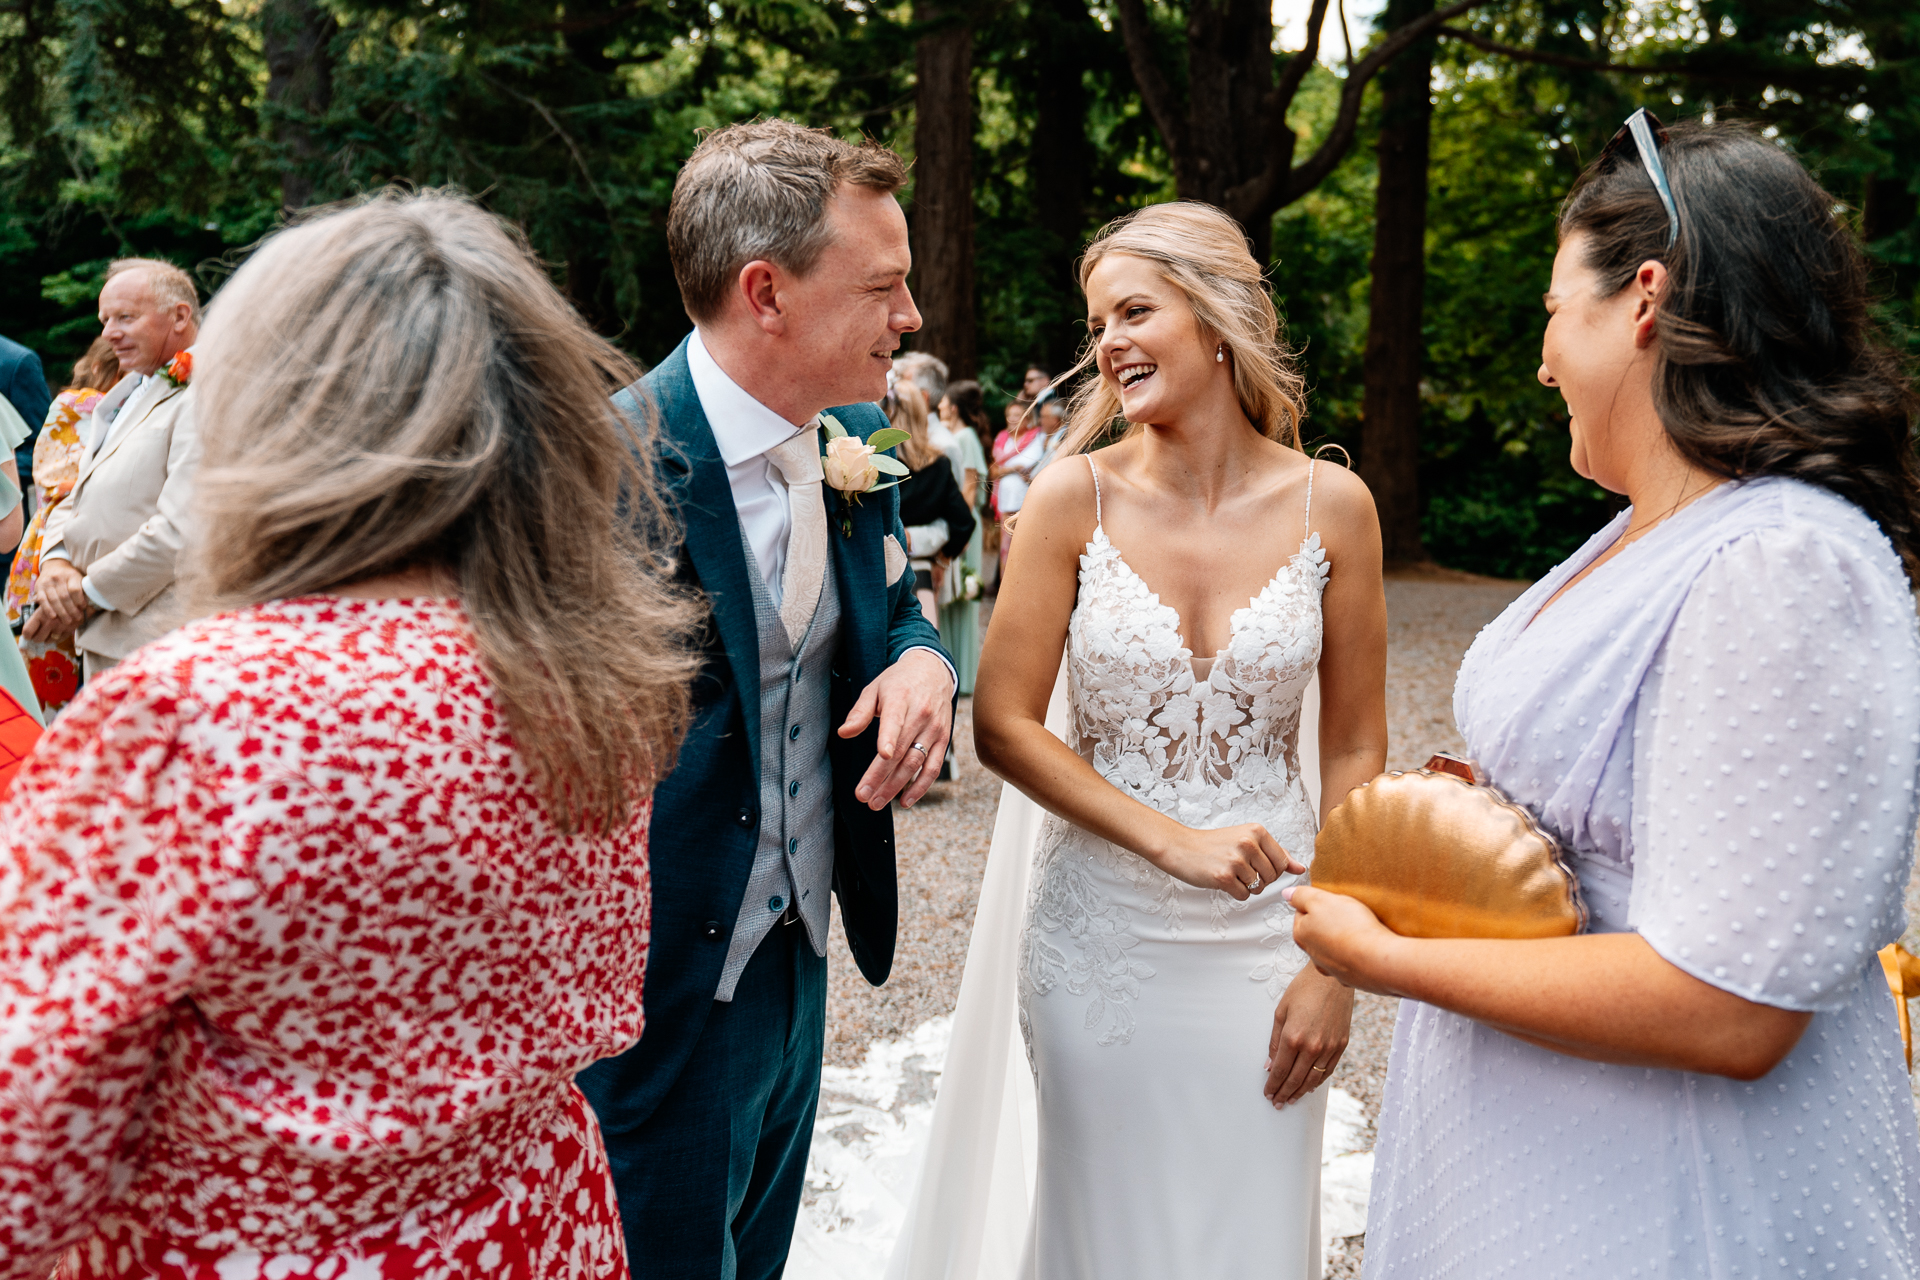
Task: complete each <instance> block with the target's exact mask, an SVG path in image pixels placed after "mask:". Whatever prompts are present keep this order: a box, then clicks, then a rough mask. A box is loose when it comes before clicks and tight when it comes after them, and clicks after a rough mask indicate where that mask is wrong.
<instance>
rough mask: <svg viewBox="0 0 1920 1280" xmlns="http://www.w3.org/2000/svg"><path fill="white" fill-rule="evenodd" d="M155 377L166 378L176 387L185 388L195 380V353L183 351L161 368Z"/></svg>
mask: <svg viewBox="0 0 1920 1280" xmlns="http://www.w3.org/2000/svg"><path fill="white" fill-rule="evenodd" d="M154 376H155V377H159V378H165V379H166V380H167V381H168V382H170V383H172V384H173V385H174V386H176V387H184V386H186V385H187V383H189V382H191V381H192V380H193V352H191V351H182V352H181V353H180V354H178V355H176V356H175V357H174V358H173V359H171V360H169V361H167V363H166V364H165V365H164V366H163V367H162V368H161V370H160V372H159V373H157V374H155V375H154Z"/></svg>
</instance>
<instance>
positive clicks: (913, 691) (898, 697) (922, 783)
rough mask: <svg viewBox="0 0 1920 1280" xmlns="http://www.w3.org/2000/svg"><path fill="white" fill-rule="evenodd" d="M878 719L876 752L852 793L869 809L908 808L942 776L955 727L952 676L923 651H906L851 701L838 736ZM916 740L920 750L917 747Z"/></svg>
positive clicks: (860, 729) (848, 734)
mask: <svg viewBox="0 0 1920 1280" xmlns="http://www.w3.org/2000/svg"><path fill="white" fill-rule="evenodd" d="M875 718H878V719H879V721H880V742H879V754H878V755H876V756H874V758H873V763H872V764H870V765H868V766H867V771H866V773H864V774H862V775H861V777H860V782H859V785H857V786H856V787H854V789H853V794H854V795H855V796H857V797H859V799H860V802H861V803H862V804H864V805H866V806H867V807H868V808H869V809H884V808H886V807H887V806H888V805H889V804H891V803H892V802H893V799H894V797H896V796H898V797H899V798H900V803H901V804H903V805H905V806H907V807H908V808H912V807H913V804H914V802H915V801H917V800H919V799H920V797H921V796H924V795H925V794H927V788H928V787H931V786H932V785H933V784H934V781H935V779H937V778H939V776H940V761H941V760H942V759H943V758H944V757H945V756H946V754H947V739H948V736H949V735H950V734H951V733H952V731H953V676H952V675H951V674H949V672H948V670H947V664H946V663H944V662H942V661H940V659H939V658H938V657H936V656H935V655H934V654H932V653H930V652H929V651H927V650H925V649H909V650H908V651H907V652H905V653H903V654H901V655H900V661H898V662H896V663H894V664H893V665H892V666H890V667H888V668H887V669H886V670H885V671H882V672H881V673H880V676H879V678H878V679H877V680H875V681H874V682H873V683H872V684H870V685H868V686H867V687H866V689H865V690H864V691H862V692H861V694H860V701H858V702H856V703H854V704H853V711H852V713H851V714H849V715H848V716H847V722H846V723H845V724H843V725H841V726H840V736H841V737H843V738H854V737H858V736H859V735H860V734H862V733H865V732H866V731H867V726H868V725H870V724H872V723H873V722H874V720H875ZM916 744H917V746H918V747H919V748H920V749H918V750H916V749H915V748H916Z"/></svg>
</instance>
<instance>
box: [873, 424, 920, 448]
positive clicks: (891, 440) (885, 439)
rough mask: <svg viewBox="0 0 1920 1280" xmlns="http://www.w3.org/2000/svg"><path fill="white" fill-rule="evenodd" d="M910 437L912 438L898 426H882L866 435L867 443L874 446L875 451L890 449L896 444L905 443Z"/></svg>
mask: <svg viewBox="0 0 1920 1280" xmlns="http://www.w3.org/2000/svg"><path fill="white" fill-rule="evenodd" d="M911 439H913V437H912V436H911V435H909V434H907V433H906V432H905V431H902V430H901V429H900V428H898V427H882V428H880V429H879V430H878V431H876V432H874V433H873V434H872V435H870V436H868V437H867V443H868V444H870V445H872V446H873V447H874V450H875V452H878V451H879V450H881V449H891V448H893V446H895V445H897V444H905V443H906V442H907V441H909V440H911Z"/></svg>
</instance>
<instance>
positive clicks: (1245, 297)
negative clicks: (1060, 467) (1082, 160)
mask: <svg viewBox="0 0 1920 1280" xmlns="http://www.w3.org/2000/svg"><path fill="white" fill-rule="evenodd" d="M1116 253H1120V254H1126V255H1128V256H1129V257H1134V258H1141V259H1144V260H1146V261H1147V262H1151V263H1152V264H1154V266H1155V267H1157V268H1158V269H1159V271H1160V274H1161V276H1162V277H1163V278H1164V279H1165V280H1166V281H1167V283H1168V284H1171V285H1172V286H1173V287H1174V288H1176V289H1178V290H1179V291H1180V292H1181V293H1182V294H1183V295H1184V296H1185V297H1186V300H1187V305H1188V306H1190V307H1192V308H1193V314H1194V318H1195V319H1197V320H1198V321H1199V322H1200V330H1201V333H1202V334H1203V335H1204V336H1205V338H1206V340H1207V341H1208V342H1210V343H1219V344H1220V345H1222V346H1224V347H1225V348H1226V354H1227V356H1228V358H1230V359H1231V360H1232V362H1233V365H1232V367H1233V389H1234V393H1235V394H1236V395H1237V396H1238V397H1239V398H1240V408H1241V411H1242V412H1244V413H1245V414H1246V415H1247V420H1248V421H1250V422H1252V423H1253V425H1254V426H1255V427H1256V428H1258V429H1259V431H1260V433H1261V434H1262V435H1264V436H1266V437H1267V438H1268V439H1271V440H1278V441H1279V442H1280V443H1281V444H1285V445H1291V446H1292V447H1293V448H1295V449H1298V448H1299V447H1300V423H1301V420H1302V419H1304V418H1305V417H1306V380H1305V379H1303V378H1302V377H1301V376H1300V373H1299V371H1298V370H1296V369H1295V368H1294V367H1293V352H1292V351H1290V350H1288V348H1287V345H1286V342H1285V340H1284V339H1283V338H1282V337H1281V333H1280V315H1279V313H1278V312H1277V311H1275V310H1274V306H1273V298H1272V296H1271V295H1270V294H1269V293H1268V292H1267V282H1266V280H1265V278H1264V277H1263V276H1262V274H1261V271H1260V264H1259V263H1257V262H1255V261H1254V260H1253V254H1252V253H1250V252H1248V250H1247V238H1246V235H1245V233H1243V232H1242V231H1241V230H1240V224H1239V223H1237V222H1235V221H1234V220H1233V219H1232V218H1231V217H1229V216H1228V215H1226V214H1225V213H1222V212H1221V211H1220V210H1218V209H1216V208H1214V207H1213V206H1212V205H1207V204H1200V203H1198V202H1196V201H1191V200H1181V201H1177V202H1174V203H1171V204H1156V205H1149V206H1147V207H1146V208H1144V209H1139V210H1136V211H1134V212H1133V213H1130V214H1128V215H1126V216H1125V217H1123V218H1116V219H1114V220H1113V221H1112V222H1109V223H1108V224H1107V225H1106V226H1105V227H1104V228H1102V229H1101V232H1100V234H1099V235H1097V236H1095V237H1094V239H1093V243H1092V244H1090V245H1088V246H1087V252H1086V255H1085V256H1084V257H1082V258H1081V259H1080V291H1081V292H1082V293H1083V294H1084V293H1085V292H1086V289H1087V278H1088V277H1089V276H1091V275H1092V274H1093V269H1094V268H1095V267H1097V266H1099V265H1100V263H1101V262H1102V261H1103V260H1104V259H1105V258H1107V257H1108V256H1109V255H1111V254H1116ZM1098 363H1099V344H1098V343H1097V342H1095V341H1094V340H1093V338H1092V337H1091V336H1089V337H1088V340H1087V344H1086V346H1085V347H1084V348H1082V350H1081V353H1080V359H1079V360H1078V361H1077V362H1076V363H1075V364H1074V366H1073V368H1071V369H1069V370H1068V371H1067V372H1066V373H1064V374H1062V375H1061V376H1060V378H1059V379H1058V380H1056V382H1055V384H1054V385H1056V386H1060V385H1063V384H1066V383H1070V382H1072V381H1073V380H1074V379H1075V378H1078V377H1080V375H1081V374H1083V373H1085V372H1086V371H1087V370H1088V369H1092V368H1096V367H1097V365H1098ZM1119 417H1120V396H1119V393H1118V392H1117V391H1115V390H1114V388H1113V386H1112V384H1111V383H1109V382H1108V381H1107V379H1105V378H1103V377H1100V376H1097V375H1096V376H1094V377H1091V378H1087V379H1085V380H1084V381H1082V383H1081V385H1080V387H1079V389H1078V390H1076V391H1075V392H1074V393H1073V398H1072V400H1070V401H1069V402H1068V404H1067V435H1066V439H1065V440H1064V441H1063V442H1062V444H1061V449H1060V451H1061V452H1062V453H1063V454H1065V453H1080V452H1083V451H1084V450H1085V449H1086V448H1087V447H1088V446H1089V445H1090V444H1092V443H1093V442H1094V441H1096V440H1098V439H1100V438H1101V437H1103V436H1104V435H1106V433H1107V432H1108V431H1109V430H1110V429H1111V428H1112V426H1113V424H1114V420H1115V419H1117V418H1119ZM1139 429H1140V426H1139V424H1138V423H1130V424H1128V426H1127V430H1126V434H1127V435H1132V434H1134V433H1135V432H1137V431H1138V430H1139Z"/></svg>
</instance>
